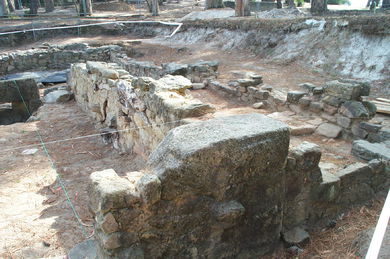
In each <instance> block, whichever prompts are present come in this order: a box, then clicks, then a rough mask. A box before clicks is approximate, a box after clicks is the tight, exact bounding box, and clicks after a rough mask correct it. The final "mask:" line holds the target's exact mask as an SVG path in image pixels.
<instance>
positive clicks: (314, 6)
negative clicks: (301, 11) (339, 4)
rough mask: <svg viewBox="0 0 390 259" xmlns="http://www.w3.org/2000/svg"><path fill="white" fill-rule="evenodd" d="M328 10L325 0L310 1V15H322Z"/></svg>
mask: <svg viewBox="0 0 390 259" xmlns="http://www.w3.org/2000/svg"><path fill="white" fill-rule="evenodd" d="M327 10H328V1H327V0H311V8H310V11H311V12H312V13H317V14H322V13H325V12H326V11H327Z"/></svg>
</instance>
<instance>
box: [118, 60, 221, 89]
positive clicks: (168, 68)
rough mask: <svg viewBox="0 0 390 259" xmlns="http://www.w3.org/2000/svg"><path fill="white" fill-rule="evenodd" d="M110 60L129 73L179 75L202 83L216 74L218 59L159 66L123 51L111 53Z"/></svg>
mask: <svg viewBox="0 0 390 259" xmlns="http://www.w3.org/2000/svg"><path fill="white" fill-rule="evenodd" d="M111 61H112V62H115V63H117V64H119V65H120V66H121V67H123V68H124V69H125V70H127V71H128V72H129V73H130V74H131V75H133V76H136V77H151V78H153V79H159V78H161V77H163V76H165V75H181V76H184V77H187V78H188V79H190V80H191V82H193V83H202V82H203V80H205V79H215V78H216V77H217V76H218V72H217V70H218V65H219V62H218V61H199V62H196V63H193V64H179V63H174V62H172V63H164V64H162V65H161V66H158V65H156V64H155V63H154V62H151V61H138V60H136V59H133V58H129V57H128V56H127V55H126V54H124V53H113V54H112V55H111Z"/></svg>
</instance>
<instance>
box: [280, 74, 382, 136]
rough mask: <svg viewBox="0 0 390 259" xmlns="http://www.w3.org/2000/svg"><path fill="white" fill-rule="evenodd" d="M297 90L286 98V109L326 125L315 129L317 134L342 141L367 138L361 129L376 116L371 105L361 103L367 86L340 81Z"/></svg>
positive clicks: (364, 130)
mask: <svg viewBox="0 0 390 259" xmlns="http://www.w3.org/2000/svg"><path fill="white" fill-rule="evenodd" d="M300 86H301V87H302V88H303V91H291V92H289V93H288V94H287V105H288V107H289V108H290V109H292V110H293V111H295V112H297V113H302V114H304V113H307V112H309V113H312V114H316V115H318V116H321V117H322V119H324V120H325V121H327V122H326V123H323V124H321V125H320V126H319V127H318V128H317V133H319V134H321V135H325V136H327V137H333V138H336V137H339V136H342V137H344V138H346V139H354V138H358V139H366V138H367V137H368V136H369V131H368V130H367V129H366V128H367V127H365V126H366V124H367V121H369V120H370V119H372V118H373V117H374V115H375V113H376V106H375V104H373V103H371V102H368V101H364V100H363V97H364V96H368V95H369V93H370V84H369V83H367V82H362V81H356V80H343V79H340V80H334V81H329V82H326V83H325V85H324V86H321V87H317V86H315V85H313V84H309V83H304V84H301V85H300ZM378 127H381V126H380V125H379V126H378ZM378 130H379V129H378ZM370 131H371V133H373V132H372V130H370ZM371 135H372V134H371Z"/></svg>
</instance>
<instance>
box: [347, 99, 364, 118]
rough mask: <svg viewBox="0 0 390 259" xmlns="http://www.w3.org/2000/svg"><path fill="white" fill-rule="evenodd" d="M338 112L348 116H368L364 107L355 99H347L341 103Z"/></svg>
mask: <svg viewBox="0 0 390 259" xmlns="http://www.w3.org/2000/svg"><path fill="white" fill-rule="evenodd" d="M340 113H341V114H343V115H344V116H346V117H348V118H368V117H369V114H368V111H367V109H366V107H365V106H364V105H363V104H362V103H361V102H357V101H348V102H345V103H343V105H342V106H341V108H340Z"/></svg>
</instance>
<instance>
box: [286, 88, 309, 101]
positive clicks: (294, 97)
mask: <svg viewBox="0 0 390 259" xmlns="http://www.w3.org/2000/svg"><path fill="white" fill-rule="evenodd" d="M305 95H306V93H305V92H300V91H290V92H288V93H287V102H289V103H298V101H299V99H301V98H302V97H303V96H305Z"/></svg>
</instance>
